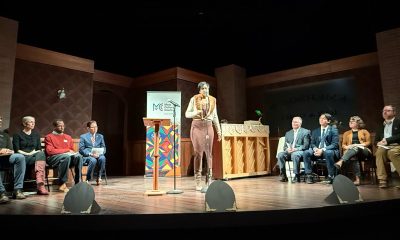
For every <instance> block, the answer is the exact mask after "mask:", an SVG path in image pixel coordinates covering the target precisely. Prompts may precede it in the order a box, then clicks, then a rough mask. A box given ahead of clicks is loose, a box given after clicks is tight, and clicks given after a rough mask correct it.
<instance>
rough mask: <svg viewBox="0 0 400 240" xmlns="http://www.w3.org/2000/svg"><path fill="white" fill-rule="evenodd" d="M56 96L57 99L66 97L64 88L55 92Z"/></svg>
mask: <svg viewBox="0 0 400 240" xmlns="http://www.w3.org/2000/svg"><path fill="white" fill-rule="evenodd" d="M57 96H58V98H59V99H63V98H66V97H67V95H66V94H65V90H64V88H63V89H60V90H58V91H57Z"/></svg>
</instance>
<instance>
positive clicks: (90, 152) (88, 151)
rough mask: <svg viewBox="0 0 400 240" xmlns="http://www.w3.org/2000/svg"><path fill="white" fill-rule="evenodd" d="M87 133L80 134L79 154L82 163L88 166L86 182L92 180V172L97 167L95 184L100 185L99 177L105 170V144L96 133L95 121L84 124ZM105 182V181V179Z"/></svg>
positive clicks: (102, 138) (101, 136) (102, 137)
mask: <svg viewBox="0 0 400 240" xmlns="http://www.w3.org/2000/svg"><path fill="white" fill-rule="evenodd" d="M86 127H87V129H88V132H87V133H85V134H82V135H81V137H80V140H79V153H80V154H82V156H83V163H84V164H87V165H88V170H87V174H86V180H87V181H88V182H89V181H90V180H91V178H92V173H93V170H94V169H95V167H96V164H97V165H98V169H99V172H98V174H97V179H96V184H97V185H100V183H101V181H102V180H101V175H102V174H103V173H104V170H105V168H106V157H105V156H104V154H105V153H106V144H105V142H104V136H103V135H101V134H100V133H97V130H98V126H97V122H96V121H93V120H92V121H89V122H88V123H87V124H86ZM106 180H107V179H106Z"/></svg>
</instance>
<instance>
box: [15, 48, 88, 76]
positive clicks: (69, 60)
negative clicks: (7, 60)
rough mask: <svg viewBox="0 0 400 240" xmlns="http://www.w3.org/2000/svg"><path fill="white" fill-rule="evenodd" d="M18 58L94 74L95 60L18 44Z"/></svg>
mask: <svg viewBox="0 0 400 240" xmlns="http://www.w3.org/2000/svg"><path fill="white" fill-rule="evenodd" d="M16 58H18V59H22V60H26V61H31V62H38V63H44V64H48V65H53V66H57V67H63V68H68V69H73V70H78V71H82V72H88V73H94V61H93V60H89V59H85V58H80V57H75V56H71V55H67V54H64V53H58V52H54V51H50V50H46V49H42V48H37V47H32V46H28V45H25V44H17V55H16Z"/></svg>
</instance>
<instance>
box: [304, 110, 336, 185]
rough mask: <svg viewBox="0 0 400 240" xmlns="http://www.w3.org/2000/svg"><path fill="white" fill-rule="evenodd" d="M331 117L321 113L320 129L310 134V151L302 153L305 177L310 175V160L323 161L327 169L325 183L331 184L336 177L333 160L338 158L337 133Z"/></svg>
mask: <svg viewBox="0 0 400 240" xmlns="http://www.w3.org/2000/svg"><path fill="white" fill-rule="evenodd" d="M331 122H332V115H331V114H329V113H323V114H321V115H320V116H319V124H320V127H319V128H317V129H314V130H313V131H312V133H311V145H310V149H308V150H306V151H304V154H303V158H304V169H305V173H306V174H307V175H310V174H311V173H312V166H311V160H312V159H325V160H326V167H327V168H328V177H327V181H326V183H330V184H331V183H332V182H333V178H334V177H335V175H336V168H335V166H334V164H335V160H336V159H339V158H340V153H339V131H338V129H337V128H336V127H335V126H331V125H330V124H331Z"/></svg>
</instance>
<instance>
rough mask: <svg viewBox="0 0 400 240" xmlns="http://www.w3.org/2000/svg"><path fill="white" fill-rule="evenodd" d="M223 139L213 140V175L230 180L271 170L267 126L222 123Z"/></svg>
mask: <svg viewBox="0 0 400 240" xmlns="http://www.w3.org/2000/svg"><path fill="white" fill-rule="evenodd" d="M221 128H222V141H221V142H218V141H216V140H214V146H213V176H214V178H216V179H231V178H238V177H248V176H255V175H266V174H270V173H271V165H270V148H269V126H267V125H249V124H221Z"/></svg>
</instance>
